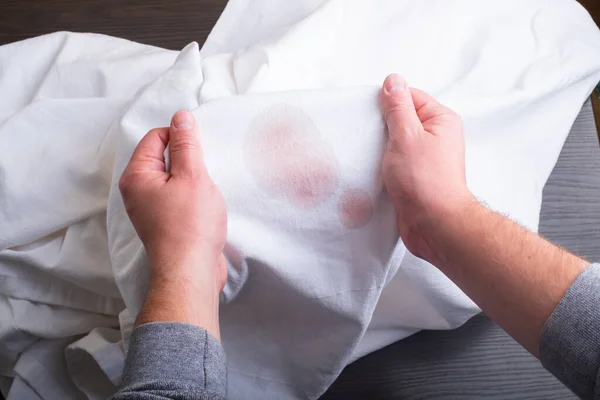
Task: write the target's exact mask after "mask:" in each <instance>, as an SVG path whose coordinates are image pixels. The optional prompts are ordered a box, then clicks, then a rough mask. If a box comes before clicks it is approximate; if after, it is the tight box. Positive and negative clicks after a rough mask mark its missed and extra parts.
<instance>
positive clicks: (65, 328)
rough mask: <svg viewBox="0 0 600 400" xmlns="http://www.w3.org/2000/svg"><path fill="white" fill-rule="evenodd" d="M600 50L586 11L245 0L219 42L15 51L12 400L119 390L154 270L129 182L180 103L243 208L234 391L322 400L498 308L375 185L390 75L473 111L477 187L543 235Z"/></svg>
mask: <svg viewBox="0 0 600 400" xmlns="http://www.w3.org/2000/svg"><path fill="white" fill-rule="evenodd" d="M599 54H600V33H599V32H598V29H597V27H596V26H595V25H594V23H593V22H592V20H591V18H590V17H589V15H588V14H587V13H586V12H585V10H583V8H582V7H581V6H580V5H579V4H577V2H575V1H572V0H554V1H547V0H545V1H542V0H529V1H526V2H524V1H522V0H507V1H503V2H481V1H480V0H453V1H441V0H427V1H422V0H421V1H417V0H414V1H408V0H406V1H391V0H390V1H376V2H364V1H354V0H352V1H350V0H348V1H340V0H312V1H309V0H303V1H295V2H293V3H290V2H279V1H273V0H253V1H249V0H231V1H230V2H229V4H228V5H227V8H226V9H225V11H224V13H223V15H222V17H221V18H220V19H219V21H218V23H217V25H216V26H215V28H214V30H213V32H212V33H211V35H210V36H209V38H208V40H207V42H206V44H205V45H204V46H203V48H202V49H201V50H200V49H199V48H198V46H197V45H196V44H191V45H189V46H188V47H186V49H184V50H183V51H182V52H180V53H178V52H173V51H168V50H162V49H158V48H154V47H150V46H144V45H140V44H136V43H132V42H128V41H126V40H122V39H115V38H110V37H106V36H101V35H91V34H72V33H56V34H52V35H47V36H43V37H39V38H35V39H31V40H27V41H24V42H19V43H15V44H11V45H7V46H3V47H0V294H1V295H2V296H1V297H0V321H3V322H2V325H1V326H0V375H3V376H7V377H15V378H14V380H13V385H12V387H10V391H9V392H8V393H7V394H8V398H9V400H10V399H18V398H28V396H34V394H35V395H36V396H38V397H39V398H43V399H54V398H65V397H73V398H76V397H81V398H103V397H105V396H106V395H107V394H108V393H110V391H112V390H114V387H115V385H116V384H117V383H118V379H119V375H120V371H121V369H122V366H123V358H124V354H125V351H126V344H127V338H128V335H129V333H130V332H131V329H132V326H133V320H134V318H135V316H136V315H137V313H138V312H139V309H140V306H141V302H142V300H143V297H144V293H145V290H146V288H147V280H148V275H147V272H148V269H147V268H148V266H147V262H146V258H145V254H144V252H143V248H142V246H141V243H140V242H139V240H138V239H137V237H136V236H135V232H134V230H133V227H132V226H131V224H130V223H129V221H128V219H127V217H126V214H125V212H124V209H123V205H122V200H121V198H120V194H119V192H118V190H117V187H116V185H117V182H118V178H119V176H120V174H121V172H122V171H123V169H124V167H125V165H126V163H127V161H128V159H129V157H130V155H131V152H132V151H133V149H134V147H135V145H136V144H137V142H138V141H139V139H140V138H141V137H142V136H143V135H144V134H145V132H146V131H148V130H149V129H151V128H153V127H156V126H165V125H168V122H169V119H170V117H171V115H172V114H173V112H174V111H176V110H178V109H189V110H192V111H193V112H194V114H195V115H196V117H197V119H198V122H199V125H200V129H201V132H202V141H203V146H204V147H205V154H206V162H207V166H208V168H209V171H210V173H211V175H212V176H213V179H214V180H215V182H216V183H217V185H219V187H220V188H221V190H222V191H223V194H224V196H225V198H226V201H227V205H228V210H229V226H228V228H229V233H228V235H229V236H228V245H227V248H226V251H225V252H226V256H227V259H228V262H229V279H228V282H227V286H226V289H225V295H224V301H223V304H222V306H221V323H222V336H223V344H224V346H225V350H226V352H227V354H228V371H229V397H230V398H232V399H246V398H251V399H254V398H261V399H271V398H272V399H288V398H290V399H291V398H311V399H312V398H317V397H318V396H319V395H320V394H321V393H323V391H325V390H326V388H327V387H328V386H329V385H330V384H331V383H332V382H333V380H334V379H335V377H336V376H337V375H338V374H339V372H340V371H341V369H342V368H343V367H344V366H345V365H346V364H347V363H348V362H350V361H352V360H354V359H356V358H357V357H360V356H362V355H364V354H367V353H369V352H371V351H373V350H376V349H378V348H381V347H383V346H385V345H387V344H389V343H392V342H393V341H396V340H398V339H401V338H403V337H406V336H408V335H410V334H412V333H414V332H416V331H418V330H420V329H425V328H427V329H451V328H454V327H456V326H459V325H460V324H462V323H464V322H465V321H466V320H467V319H468V318H470V317H471V316H472V315H474V314H475V313H476V312H477V311H478V310H477V308H476V306H475V305H474V304H473V303H472V302H471V301H470V300H469V299H468V298H467V297H466V296H465V295H464V294H463V293H462V292H461V291H460V290H459V289H458V288H456V286H454V285H453V284H452V283H451V282H450V281H449V280H448V279H446V278H445V276H443V274H441V273H440V272H439V271H437V270H436V269H435V268H434V267H433V266H431V265H429V264H427V263H426V262H423V261H421V260H419V259H417V258H415V257H414V256H412V255H410V254H409V253H407V252H406V250H405V248H404V246H403V245H402V243H401V241H398V238H397V234H396V233H395V226H394V222H393V220H394V218H393V209H392V207H391V205H390V204H389V202H388V200H387V198H386V196H385V192H384V190H383V185H382V182H381V177H380V171H379V163H380V158H381V154H382V151H383V146H384V144H385V138H386V133H385V129H384V124H383V121H382V120H381V116H380V113H379V109H378V101H377V96H378V88H379V86H380V85H381V82H382V81H383V78H384V77H385V76H386V75H387V74H388V73H390V72H400V73H402V74H403V75H404V76H406V78H407V80H408V81H409V83H410V84H411V85H413V86H416V87H420V88H422V89H424V90H426V91H428V92H430V93H431V94H432V95H434V96H436V97H437V98H439V99H440V101H442V102H443V103H445V104H447V105H448V106H450V107H452V108H454V109H455V110H456V111H458V112H459V113H460V114H461V116H462V117H463V119H464V122H465V130H466V142H467V174H468V184H469V187H470V188H471V190H473V192H474V193H475V194H476V195H477V196H479V197H480V198H481V199H483V200H485V201H486V202H487V203H488V204H489V205H490V206H491V207H493V208H495V209H497V210H500V211H502V212H504V213H506V214H508V215H510V216H511V217H512V218H514V219H516V220H518V221H519V222H521V223H523V224H524V225H526V226H528V227H529V228H531V229H533V230H535V229H536V228H537V223H538V218H539V209H540V204H541V194H542V188H543V185H544V183H545V182H546V179H547V177H548V175H549V174H550V172H551V170H552V167H553V166H554V163H555V162H556V159H557V157H558V154H559V152H560V148H561V146H562V144H563V142H564V139H565V137H566V135H567V134H568V132H569V129H570V127H571V124H572V122H573V121H574V119H575V116H576V115H577V113H578V111H579V108H580V105H581V104H582V103H583V101H584V100H585V98H586V97H587V96H588V95H589V93H590V91H591V89H592V88H593V86H594V85H595V84H596V83H597V82H598V80H600V57H598V55H599ZM82 335H83V336H82ZM57 349H58V350H57ZM60 349H62V351H59V350H60ZM38 355H39V357H38ZM56 365H60V368H57V367H56ZM51 385H55V386H56V387H55V388H54V389H53V390H46V387H50V386H51ZM8 386H9V385H8V384H7V383H6V381H5V380H3V381H2V385H1V386H0V388H2V390H4V391H5V392H6V391H7V390H9V389H8ZM32 393H33V394H32Z"/></svg>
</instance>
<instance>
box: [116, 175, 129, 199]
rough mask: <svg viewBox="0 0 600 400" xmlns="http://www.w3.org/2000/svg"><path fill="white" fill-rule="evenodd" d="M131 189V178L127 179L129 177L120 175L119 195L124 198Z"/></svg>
mask: <svg viewBox="0 0 600 400" xmlns="http://www.w3.org/2000/svg"><path fill="white" fill-rule="evenodd" d="M130 188H131V178H129V175H127V174H126V173H125V174H123V175H121V178H120V179H119V191H120V192H121V195H123V196H125V195H126V194H128V193H129V191H130Z"/></svg>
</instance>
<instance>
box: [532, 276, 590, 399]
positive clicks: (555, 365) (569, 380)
mask: <svg viewBox="0 0 600 400" xmlns="http://www.w3.org/2000/svg"><path fill="white" fill-rule="evenodd" d="M539 356H540V360H541V361H542V364H543V365H544V367H545V368H546V369H547V370H548V371H550V372H551V373H552V374H553V375H554V376H556V377H557V378H558V379H559V380H560V381H562V382H563V383H564V384H565V385H567V387H569V388H570V389H571V390H572V391H573V392H574V393H575V394H577V395H578V396H579V397H581V398H584V399H597V400H600V265H599V264H592V265H590V266H589V267H587V268H586V269H585V270H584V271H583V272H582V273H581V275H579V277H577V279H576V280H575V282H573V285H571V287H570V288H569V290H568V291H567V293H566V294H565V296H564V297H563V299H562V300H561V301H560V303H559V304H558V306H557V307H556V309H555V310H554V312H553V313H552V315H551V316H550V318H549V319H548V321H547V322H546V325H545V326H544V328H543V330H542V336H541V338H540V347H539Z"/></svg>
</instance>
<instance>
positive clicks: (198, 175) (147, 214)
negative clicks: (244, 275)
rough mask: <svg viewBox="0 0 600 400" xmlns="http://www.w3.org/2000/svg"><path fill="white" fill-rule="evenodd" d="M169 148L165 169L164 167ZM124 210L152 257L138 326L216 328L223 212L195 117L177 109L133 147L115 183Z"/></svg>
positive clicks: (224, 223)
mask: <svg viewBox="0 0 600 400" xmlns="http://www.w3.org/2000/svg"><path fill="white" fill-rule="evenodd" d="M167 144H168V145H169V155H170V160H171V169H170V171H169V172H167V171H166V169H165V160H164V156H163V155H164V151H165V149H166V147H167ZM119 189H120V191H121V194H122V196H123V201H124V204H125V209H126V210H127V213H128V215H129V218H130V219H131V222H132V223H133V226H134V227H135V230H136V232H137V234H138V236H139V237H140V239H141V241H142V243H143V244H144V247H145V249H146V253H147V254H148V260H149V262H150V287H149V290H148V294H147V296H146V299H145V302H144V305H143V307H142V310H141V312H140V314H139V316H138V319H137V321H136V326H138V325H142V324H145V323H148V322H183V323H188V324H192V325H196V326H199V327H201V328H204V329H206V330H207V331H208V332H209V333H210V334H212V335H213V336H214V337H215V338H217V339H220V332H219V318H218V313H219V293H220V292H221V290H222V289H223V286H224V285H225V281H226V279H227V266H226V263H225V259H224V257H223V255H222V250H223V246H224V245H225V238H226V234H227V211H226V208H225V201H224V200H223V196H222V195H221V193H220V191H219V189H218V188H217V187H216V186H215V184H214V183H213V181H212V179H211V178H210V176H209V175H208V171H207V169H206V165H205V164H204V158H203V155H202V146H201V143H200V132H199V130H198V126H197V124H196V120H195V118H194V116H193V115H192V114H191V113H189V112H187V111H178V112H177V113H175V115H174V116H173V119H172V121H171V125H170V127H168V128H157V129H153V130H151V131H150V132H148V133H147V134H146V136H144V138H143V139H142V140H141V141H140V143H139V144H138V146H137V148H136V149H135V151H134V153H133V155H132V157H131V160H130V162H129V164H128V165H127V167H126V169H125V171H124V172H123V175H122V176H121V179H120V181H119Z"/></svg>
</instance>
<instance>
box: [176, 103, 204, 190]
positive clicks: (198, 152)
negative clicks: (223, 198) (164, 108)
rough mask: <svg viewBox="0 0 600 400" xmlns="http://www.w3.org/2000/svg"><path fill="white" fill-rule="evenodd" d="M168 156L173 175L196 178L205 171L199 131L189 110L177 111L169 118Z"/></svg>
mask: <svg viewBox="0 0 600 400" xmlns="http://www.w3.org/2000/svg"><path fill="white" fill-rule="evenodd" d="M169 158H170V162H171V170H170V172H171V175H172V176H174V177H179V176H180V177H186V178H197V177H199V176H200V175H201V174H203V173H204V171H205V169H204V168H205V167H204V159H203V156H202V145H201V144H200V131H199V130H198V124H197V123H196V118H194V115H193V114H192V113H190V112H189V111H177V112H176V113H175V115H173V118H172V119H171V126H170V127H169Z"/></svg>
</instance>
